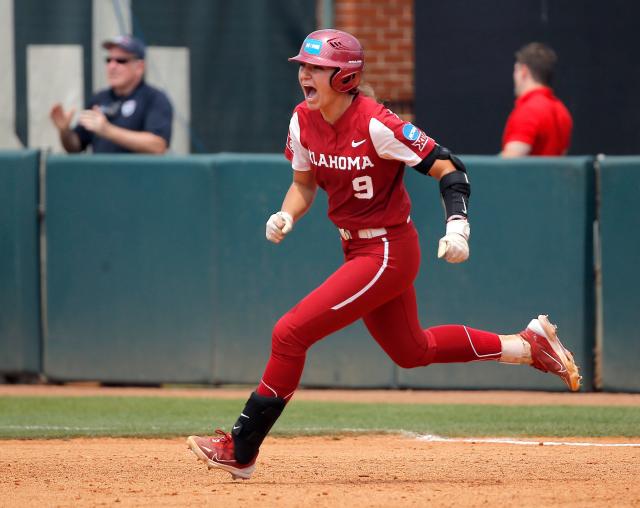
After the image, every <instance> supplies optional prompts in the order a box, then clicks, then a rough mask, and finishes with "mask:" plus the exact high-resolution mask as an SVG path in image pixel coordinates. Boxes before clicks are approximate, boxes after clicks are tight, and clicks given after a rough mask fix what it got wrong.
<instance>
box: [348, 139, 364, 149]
mask: <svg viewBox="0 0 640 508" xmlns="http://www.w3.org/2000/svg"><path fill="white" fill-rule="evenodd" d="M365 141H366V139H363V140H361V141H356V140H355V139H354V140H352V141H351V146H352V147H353V148H358V147H359V146H360V145H361V144H362V143H364V142H365Z"/></svg>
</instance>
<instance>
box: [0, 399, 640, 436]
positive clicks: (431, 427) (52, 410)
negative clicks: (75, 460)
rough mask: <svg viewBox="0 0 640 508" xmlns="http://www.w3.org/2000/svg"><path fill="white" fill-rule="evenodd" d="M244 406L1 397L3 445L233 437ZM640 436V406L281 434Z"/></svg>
mask: <svg viewBox="0 0 640 508" xmlns="http://www.w3.org/2000/svg"><path fill="white" fill-rule="evenodd" d="M243 404H244V400H211V399H207V400H203V399H191V398H189V399H180V398H174V397H167V398H164V397H0V439H36V438H37V439H41V438H70V437H98V436H101V437H102V436H112V437H175V436H186V435H189V434H202V433H207V434H210V433H212V431H213V430H214V429H215V428H216V427H221V428H223V429H225V430H229V428H230V427H231V424H232V423H233V422H234V421H235V420H236V418H237V417H238V414H239V412H240V411H241V410H242V408H243ZM402 431H408V432H416V433H420V434H437V435H440V436H448V437H454V436H472V437H481V436H500V437H503V436H505V437H506V436H522V437H526V436H546V437H594V436H603V437H606V436H624V437H640V407H622V406H620V407H616V406H614V407H610V406H608V407H598V406H499V405H467V404H464V405H456V404H437V405H427V404H368V403H367V404H365V403H362V404H353V403H344V402H309V401H294V402H293V403H292V404H291V405H290V406H289V407H287V409H286V410H285V412H284V414H283V416H282V417H281V418H280V420H279V421H278V422H277V423H276V425H275V427H274V428H273V434H274V435H320V434H325V435H326V434H337V433H346V432H402Z"/></svg>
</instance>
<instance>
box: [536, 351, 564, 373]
mask: <svg viewBox="0 0 640 508" xmlns="http://www.w3.org/2000/svg"><path fill="white" fill-rule="evenodd" d="M542 352H543V353H544V354H545V355H547V356H548V357H549V358H551V359H552V360H553V361H554V362H556V363H557V364H558V365H559V366H560V368H559V369H558V373H562V372H566V371H567V368H566V367H565V366H564V365H563V364H562V363H560V362H559V361H558V360H556V359H555V358H554V357H553V356H551V355H550V354H549V353H547V352H546V351H542Z"/></svg>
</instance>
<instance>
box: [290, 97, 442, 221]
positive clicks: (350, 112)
mask: <svg viewBox="0 0 640 508" xmlns="http://www.w3.org/2000/svg"><path fill="white" fill-rule="evenodd" d="M434 146H435V142H434V140H433V139H431V138H430V137H428V136H427V135H426V134H425V133H424V132H422V131H421V130H420V129H418V128H417V127H415V126H413V125H412V124H410V123H408V122H405V121H403V120H401V119H400V118H399V117H398V116H397V115H396V114H394V113H393V112H391V111H390V110H388V109H387V108H385V107H384V106H383V105H381V104H378V103H377V102H376V101H374V100H373V99H370V98H368V97H363V96H361V95H358V96H356V97H355V98H354V100H353V102H352V103H351V105H350V106H349V108H348V109H347V110H346V111H345V112H344V113H343V115H342V116H341V117H340V118H339V119H338V121H337V122H336V123H335V124H334V125H331V124H329V123H328V122H326V121H325V120H324V118H323V117H322V114H321V113H320V111H317V110H316V111H311V110H310V109H309V108H308V107H307V105H306V103H305V102H302V103H300V104H298V106H296V108H295V110H294V112H293V116H292V117H291V122H290V123H289V135H288V138H287V146H286V148H285V156H286V157H287V159H289V160H290V161H291V166H292V167H293V169H294V170H296V171H311V170H313V171H315V178H316V182H317V183H318V185H319V186H320V187H321V188H322V189H324V190H325V191H326V193H327V196H328V200H329V210H328V215H329V218H330V219H331V221H332V222H333V223H334V224H335V225H336V226H338V227H340V228H345V229H350V230H355V229H365V228H377V227H386V226H394V225H397V224H401V223H403V222H406V221H407V219H408V217H409V212H410V208H411V202H410V200H409V195H408V194H407V191H406V188H405V186H404V182H403V176H404V167H405V165H408V166H415V165H416V164H418V163H419V162H420V161H422V159H424V158H425V157H426V156H427V155H429V153H430V152H431V150H433V147H434Z"/></svg>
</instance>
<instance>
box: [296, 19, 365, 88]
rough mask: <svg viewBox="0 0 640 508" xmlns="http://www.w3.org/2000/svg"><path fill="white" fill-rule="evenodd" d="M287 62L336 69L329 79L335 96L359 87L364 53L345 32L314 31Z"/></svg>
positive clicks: (358, 44) (353, 38)
mask: <svg viewBox="0 0 640 508" xmlns="http://www.w3.org/2000/svg"><path fill="white" fill-rule="evenodd" d="M289 61H290V62H304V63H309V64H312V65H319V66H322V67H336V72H334V73H333V76H331V81H330V83H331V88H333V89H334V90H336V91H337V92H348V91H350V90H353V89H354V88H356V87H357V86H358V84H359V83H360V76H361V75H362V69H363V68H364V50H363V49H362V45H361V44H360V42H359V41H358V39H356V38H355V37H354V36H353V35H351V34H349V33H347V32H342V31H340V30H332V29H326V30H316V31H315V32H311V33H310V34H309V35H307V37H306V39H305V40H304V42H303V43H302V46H301V47H300V52H299V53H298V54H297V55H296V56H294V57H292V58H289Z"/></svg>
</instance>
